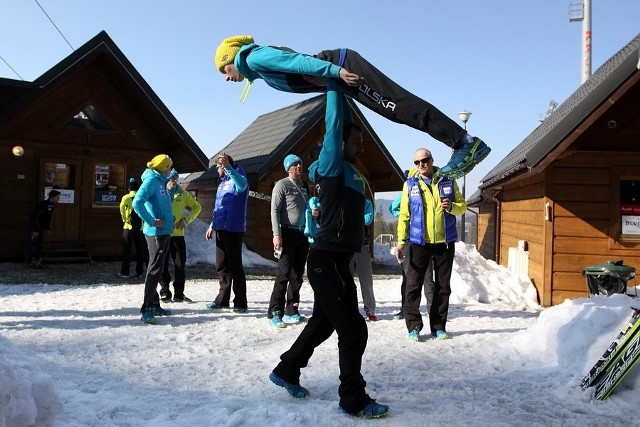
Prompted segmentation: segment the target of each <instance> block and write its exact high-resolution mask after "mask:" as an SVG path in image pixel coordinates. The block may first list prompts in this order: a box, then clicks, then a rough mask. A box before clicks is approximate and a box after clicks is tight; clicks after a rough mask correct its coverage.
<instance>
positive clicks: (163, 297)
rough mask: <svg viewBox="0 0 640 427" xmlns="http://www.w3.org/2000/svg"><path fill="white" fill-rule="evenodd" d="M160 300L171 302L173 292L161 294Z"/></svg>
mask: <svg viewBox="0 0 640 427" xmlns="http://www.w3.org/2000/svg"><path fill="white" fill-rule="evenodd" d="M160 301H162V302H171V294H160Z"/></svg>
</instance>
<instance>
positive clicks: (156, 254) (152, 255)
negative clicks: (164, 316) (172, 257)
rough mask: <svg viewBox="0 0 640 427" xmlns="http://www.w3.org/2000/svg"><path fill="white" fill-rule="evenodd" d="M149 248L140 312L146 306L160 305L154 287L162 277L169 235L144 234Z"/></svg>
mask: <svg viewBox="0 0 640 427" xmlns="http://www.w3.org/2000/svg"><path fill="white" fill-rule="evenodd" d="M145 238H146V239H147V247H148V248H149V266H148V267H147V275H146V276H145V278H144V303H143V304H142V308H141V309H140V312H142V311H144V309H145V308H148V307H160V296H159V295H158V291H157V290H156V288H157V287H158V283H160V278H161V277H162V268H163V266H164V259H165V258H166V257H167V253H168V252H169V240H170V239H171V236H169V235H168V234H167V235H164V236H145Z"/></svg>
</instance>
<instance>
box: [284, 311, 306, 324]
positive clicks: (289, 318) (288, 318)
mask: <svg viewBox="0 0 640 427" xmlns="http://www.w3.org/2000/svg"><path fill="white" fill-rule="evenodd" d="M305 320H307V318H306V317H304V316H301V315H300V314H299V313H296V314H285V315H284V316H282V321H283V322H284V323H288V324H290V325H295V324H296V323H302V322H304V321H305Z"/></svg>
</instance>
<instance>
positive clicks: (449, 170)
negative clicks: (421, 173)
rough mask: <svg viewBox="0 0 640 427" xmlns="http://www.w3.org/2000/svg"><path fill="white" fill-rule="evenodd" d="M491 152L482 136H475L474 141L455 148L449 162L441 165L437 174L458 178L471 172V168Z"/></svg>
mask: <svg viewBox="0 0 640 427" xmlns="http://www.w3.org/2000/svg"><path fill="white" fill-rule="evenodd" d="M490 152H491V148H489V147H488V146H487V144H485V143H484V142H483V141H482V140H481V139H480V138H476V137H474V138H473V142H472V143H466V144H463V145H462V146H461V147H460V148H458V149H455V150H453V154H452V155H451V159H450V160H449V163H447V164H446V165H445V166H443V167H441V168H440V169H439V170H438V171H437V174H438V175H440V176H445V177H447V178H450V179H454V180H455V179H458V178H461V177H463V176H464V175H466V174H468V173H469V172H471V170H472V169H473V168H474V167H475V166H476V165H477V164H478V163H480V162H481V161H482V160H484V159H485V157H487V156H488V155H489V153H490Z"/></svg>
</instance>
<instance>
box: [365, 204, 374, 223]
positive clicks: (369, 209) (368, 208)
mask: <svg viewBox="0 0 640 427" xmlns="http://www.w3.org/2000/svg"><path fill="white" fill-rule="evenodd" d="M373 214H374V212H373V203H371V200H369V199H366V200H365V201H364V225H370V224H371V223H372V222H373Z"/></svg>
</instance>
